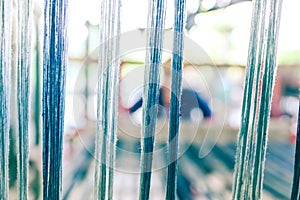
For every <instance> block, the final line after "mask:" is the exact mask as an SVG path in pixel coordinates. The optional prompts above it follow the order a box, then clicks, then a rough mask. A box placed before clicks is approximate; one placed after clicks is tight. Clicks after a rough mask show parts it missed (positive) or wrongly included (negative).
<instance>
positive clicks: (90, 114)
mask: <svg viewBox="0 0 300 200" xmlns="http://www.w3.org/2000/svg"><path fill="white" fill-rule="evenodd" d="M186 1H187V21H186V37H187V38H186V40H185V51H184V57H185V61H184V69H183V88H185V89H186V91H193V92H194V93H195V94H197V95H195V96H192V97H191V98H187V99H188V101H183V104H186V105H191V104H195V105H196V106H191V108H189V110H188V114H187V115H188V116H187V117H186V118H185V117H183V118H182V125H181V132H180V158H179V168H178V170H179V176H178V197H179V199H184V200H189V199H197V200H198V199H230V194H231V187H232V178H233V167H234V162H235V151H236V144H235V143H236V139H237V134H238V131H239V126H240V116H241V104H242V99H243V85H244V71H245V65H246V62H247V51H248V44H249V34H250V22H251V13H252V2H251V1H246V0H186ZM43 6H44V5H43V2H42V1H39V0H36V1H35V2H34V25H33V52H34V53H33V56H34V57H33V59H32V60H33V63H32V66H33V67H32V70H31V77H32V80H31V98H32V101H31V102H32V105H31V108H32V109H31V110H32V112H31V126H30V139H31V144H30V145H31V148H30V199H41V192H42V190H41V134H42V133H41V130H42V127H41V110H40V104H41V81H42V80H41V77H42V71H41V69H42V67H41V66H42V43H43V42H42V41H43V32H42V30H43ZM299 7H300V1H298V0H285V1H284V2H283V9H282V19H281V26H280V33H279V48H278V65H279V66H278V70H277V78H276V80H275V88H274V93H273V102H272V110H271V120H270V128H269V138H270V139H269V145H268V147H269V148H268V152H267V160H266V171H265V181H264V197H263V199H288V198H289V194H290V189H291V181H292V174H293V157H294V147H295V134H296V122H297V119H296V117H297V111H298V102H299V87H300V82H299V80H300V37H299V35H300V27H299V26H298V25H296V24H297V21H298V19H299V18H300V13H299V12H298V8H299ZM121 11H122V15H121V16H122V17H121V32H122V35H121V71H120V87H119V89H120V97H119V100H120V101H119V112H118V114H119V123H118V128H119V132H118V139H119V140H118V143H117V160H116V170H115V171H116V172H115V189H114V193H115V194H114V199H137V198H138V186H139V175H138V172H139V156H140V142H139V138H140V127H141V109H140V106H141V105H139V102H140V100H141V95H142V87H143V81H144V80H143V77H144V75H143V74H144V60H145V45H146V35H147V13H148V1H141V0H127V1H123V4H122V8H121ZM99 13H100V2H99V1H97V0H86V1H79V0H70V1H69V28H68V34H69V61H68V68H67V80H66V112H65V140H64V162H63V164H64V167H63V180H64V183H63V196H64V199H93V198H92V197H93V195H92V194H93V177H94V174H93V173H94V168H93V162H94V161H93V151H94V136H95V132H96V89H97V88H96V86H97V80H98V60H97V56H98V51H97V47H98V46H99V21H100V19H99V16H100V14H99ZM173 16H174V7H173V1H171V0H168V1H167V13H166V37H165V45H164V47H165V50H164V54H163V67H162V73H161V85H162V89H161V91H164V92H161V99H162V100H161V102H162V103H160V108H159V110H160V112H159V117H158V124H157V133H156V147H155V148H156V149H155V155H154V166H153V169H154V173H153V179H152V182H151V184H152V186H151V195H150V197H151V199H159V200H160V199H164V195H165V188H166V187H165V183H166V166H167V164H168V163H167V162H166V155H167V154H166V153H167V152H166V139H167V137H168V112H169V111H168V98H169V97H168V95H166V94H167V92H165V91H168V88H170V85H169V84H170V77H169V75H170V66H171V64H170V60H171V51H172V34H173V33H172V28H173ZM12 74H14V72H13V73H12ZM163 88H165V89H166V90H164V89H163ZM193 98H194V99H193ZM199 99H200V100H199ZM13 121H14V120H13V118H12V134H11V137H15V136H14V134H13V132H14V131H13V130H14V122H13ZM12 139H13V138H12ZM14 148H15V144H14V143H13V142H12V145H11V152H12V153H11V155H10V161H11V162H10V186H11V194H10V197H11V198H12V199H14V194H15V193H16V192H15V191H16V173H15V170H16V156H15V153H14V152H15V149H14Z"/></svg>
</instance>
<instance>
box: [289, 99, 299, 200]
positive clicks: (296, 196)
mask: <svg viewBox="0 0 300 200" xmlns="http://www.w3.org/2000/svg"><path fill="white" fill-rule="evenodd" d="M299 97H300V96H299ZM299 181H300V101H299V109H298V125H297V139H296V150H295V163H294V178H293V185H292V192H291V199H295V200H296V199H297V200H299V199H300V193H299Z"/></svg>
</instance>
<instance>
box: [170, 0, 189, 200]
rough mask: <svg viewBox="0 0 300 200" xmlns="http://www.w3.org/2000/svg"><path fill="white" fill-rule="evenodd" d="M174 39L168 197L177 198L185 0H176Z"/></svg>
mask: <svg viewBox="0 0 300 200" xmlns="http://www.w3.org/2000/svg"><path fill="white" fill-rule="evenodd" d="M174 4H175V15H174V16H175V20H174V34H173V36H174V41H173V53H172V83H171V94H170V96H171V100H170V122H169V143H168V147H169V154H168V155H169V161H168V162H170V164H169V166H168V174H167V176H168V177H167V194H166V199H169V200H173V199H174V200H175V198H176V187H177V156H178V134H179V125H180V105H181V91H182V67H183V45H184V44H183V41H184V24H185V0H178V1H174Z"/></svg>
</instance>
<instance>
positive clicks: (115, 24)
mask: <svg viewBox="0 0 300 200" xmlns="http://www.w3.org/2000/svg"><path fill="white" fill-rule="evenodd" d="M120 8H121V0H112V1H110V0H103V1H101V17H100V46H99V71H98V81H99V82H98V89H97V90H98V91H97V132H96V144H95V180H94V198H95V199H101V200H102V199H103V200H104V199H113V179H114V166H115V154H116V152H115V151H116V150H115V146H116V139H117V136H116V135H117V116H118V113H117V109H118V99H119V98H118V96H119V95H118V88H119V70H120V58H119V54H120V53H119V51H120V14H121V11H120Z"/></svg>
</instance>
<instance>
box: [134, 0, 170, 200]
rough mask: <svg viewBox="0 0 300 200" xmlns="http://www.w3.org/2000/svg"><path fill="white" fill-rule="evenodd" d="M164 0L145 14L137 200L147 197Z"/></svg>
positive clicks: (154, 0) (155, 1)
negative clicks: (144, 53)
mask: <svg viewBox="0 0 300 200" xmlns="http://www.w3.org/2000/svg"><path fill="white" fill-rule="evenodd" d="M165 4H166V2H165V0H151V1H150V6H149V13H148V16H149V17H148V27H149V30H148V41H147V43H148V44H147V52H146V61H145V73H144V89H143V122H142V139H141V145H142V151H141V176H140V191H139V199H140V200H148V199H149V194H150V183H151V170H152V159H153V150H154V135H155V128H156V127H155V126H156V118H157V109H158V107H157V106H158V98H159V87H160V86H159V83H160V68H161V57H162V50H163V49H162V48H163V34H164V26H165V14H166V7H165Z"/></svg>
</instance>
